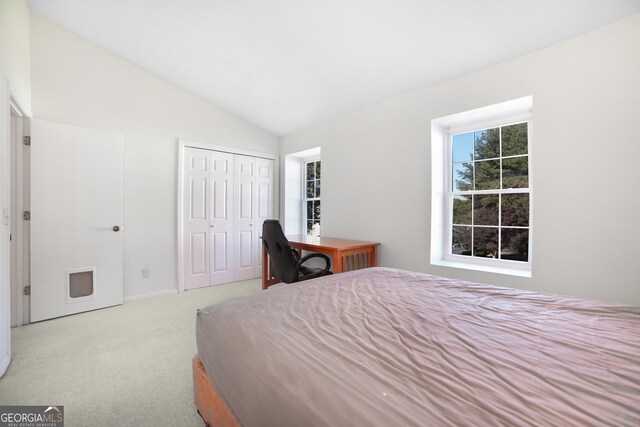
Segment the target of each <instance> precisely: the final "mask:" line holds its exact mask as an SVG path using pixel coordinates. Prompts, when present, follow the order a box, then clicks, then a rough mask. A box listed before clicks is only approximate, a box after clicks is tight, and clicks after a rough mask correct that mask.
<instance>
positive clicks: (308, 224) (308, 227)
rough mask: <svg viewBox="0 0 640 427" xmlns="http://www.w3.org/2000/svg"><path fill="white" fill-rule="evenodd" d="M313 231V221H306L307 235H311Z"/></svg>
mask: <svg viewBox="0 0 640 427" xmlns="http://www.w3.org/2000/svg"><path fill="white" fill-rule="evenodd" d="M312 231H313V221H307V234H312Z"/></svg>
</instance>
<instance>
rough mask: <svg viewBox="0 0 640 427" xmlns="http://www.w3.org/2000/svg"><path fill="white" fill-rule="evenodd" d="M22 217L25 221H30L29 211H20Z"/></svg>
mask: <svg viewBox="0 0 640 427" xmlns="http://www.w3.org/2000/svg"><path fill="white" fill-rule="evenodd" d="M22 219H24V220H25V221H31V211H24V212H22Z"/></svg>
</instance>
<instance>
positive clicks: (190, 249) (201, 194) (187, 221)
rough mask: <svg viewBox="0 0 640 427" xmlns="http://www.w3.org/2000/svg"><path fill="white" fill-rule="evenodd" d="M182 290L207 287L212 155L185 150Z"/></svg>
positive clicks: (195, 149) (195, 150)
mask: <svg viewBox="0 0 640 427" xmlns="http://www.w3.org/2000/svg"><path fill="white" fill-rule="evenodd" d="M183 173H184V175H185V176H184V187H183V194H184V200H183V203H182V209H183V218H184V219H183V221H184V233H183V236H184V237H183V238H184V242H183V248H184V265H183V267H184V275H185V277H184V286H185V289H193V288H199V287H202V286H208V285H209V272H210V265H209V253H210V248H209V239H208V237H207V236H208V234H209V213H210V209H209V191H210V189H209V187H210V180H211V176H210V175H211V152H210V151H207V150H201V149H198V148H186V149H185V155H184V164H183Z"/></svg>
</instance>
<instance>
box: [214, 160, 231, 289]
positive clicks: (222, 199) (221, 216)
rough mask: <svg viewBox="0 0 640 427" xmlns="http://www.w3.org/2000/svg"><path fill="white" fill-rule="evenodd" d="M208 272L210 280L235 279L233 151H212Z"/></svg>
mask: <svg viewBox="0 0 640 427" xmlns="http://www.w3.org/2000/svg"><path fill="white" fill-rule="evenodd" d="M211 159H212V162H211V163H212V168H211V222H210V225H209V231H210V236H209V239H210V241H211V275H210V280H209V283H210V284H212V285H219V284H221V283H228V282H232V281H233V280H234V272H233V262H232V260H233V154H229V153H223V152H221V151H211Z"/></svg>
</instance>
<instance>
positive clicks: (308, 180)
mask: <svg viewBox="0 0 640 427" xmlns="http://www.w3.org/2000/svg"><path fill="white" fill-rule="evenodd" d="M304 168H305V171H304V176H305V186H304V192H305V193H304V194H305V196H304V203H303V210H304V212H303V214H304V218H305V222H304V223H305V224H306V233H307V235H309V236H319V235H320V176H321V162H320V160H314V161H309V162H305V164H304Z"/></svg>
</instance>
